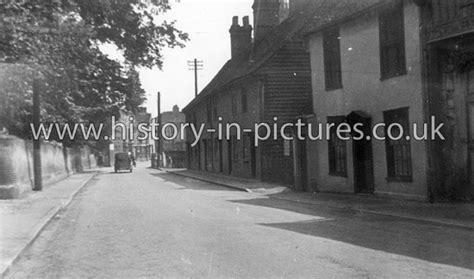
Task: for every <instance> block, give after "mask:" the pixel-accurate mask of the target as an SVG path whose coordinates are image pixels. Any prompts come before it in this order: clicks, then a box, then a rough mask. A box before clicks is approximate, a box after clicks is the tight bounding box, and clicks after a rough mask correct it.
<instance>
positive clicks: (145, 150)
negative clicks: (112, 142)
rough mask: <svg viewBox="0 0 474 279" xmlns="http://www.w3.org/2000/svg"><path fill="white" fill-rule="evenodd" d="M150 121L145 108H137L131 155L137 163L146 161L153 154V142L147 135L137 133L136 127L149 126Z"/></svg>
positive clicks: (149, 114)
mask: <svg viewBox="0 0 474 279" xmlns="http://www.w3.org/2000/svg"><path fill="white" fill-rule="evenodd" d="M151 121H152V119H151V113H148V112H147V110H146V108H145V107H140V108H138V111H137V112H136V113H135V117H134V121H133V122H134V123H133V125H134V134H133V136H134V140H133V142H132V149H131V151H132V153H133V155H134V156H135V158H136V160H138V161H148V160H150V159H151V154H152V153H153V152H154V147H155V146H154V141H153V139H152V138H151V137H150V135H149V134H146V133H145V134H143V133H141V132H140V131H139V129H138V125H140V124H142V125H144V124H150V123H151Z"/></svg>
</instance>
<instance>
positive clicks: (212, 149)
mask: <svg viewBox="0 0 474 279" xmlns="http://www.w3.org/2000/svg"><path fill="white" fill-rule="evenodd" d="M300 2H301V1H293V2H292V1H290V12H289V13H288V10H285V9H282V7H285V5H284V3H283V4H282V2H281V1H279V0H256V1H255V3H254V5H253V9H254V25H253V27H252V26H251V24H250V22H249V17H244V18H243V19H242V24H239V19H238V17H234V18H233V20H232V26H231V27H230V37H231V45H232V47H231V53H232V58H231V59H230V60H229V61H228V62H227V63H226V64H225V65H224V66H223V68H222V69H221V70H220V71H219V72H218V73H217V75H216V76H215V77H214V79H213V80H212V81H211V82H210V83H209V84H208V85H207V86H206V87H205V89H204V90H203V91H202V92H201V93H200V94H199V95H198V97H197V98H196V99H194V100H193V101H192V102H191V103H190V104H188V105H187V106H186V107H185V108H184V110H183V111H184V112H185V114H186V119H187V122H192V123H195V124H197V125H200V124H202V123H204V124H206V125H207V126H206V128H218V127H219V124H220V123H222V125H223V126H224V127H225V126H226V124H228V123H238V124H239V125H240V128H241V130H242V133H241V134H238V131H237V130H236V129H231V136H230V137H229V138H228V139H227V138H224V139H223V140H219V137H218V135H217V134H216V133H205V135H204V136H203V137H202V138H201V139H200V141H199V143H198V145H197V146H194V147H192V146H190V143H192V142H193V140H194V138H193V135H192V134H188V140H187V141H188V150H189V152H190V158H189V167H190V168H191V169H198V170H202V171H209V172H217V173H223V174H227V175H233V176H238V177H245V178H257V179H261V180H264V181H270V182H276V183H281V184H286V185H293V184H294V180H295V175H294V164H295V158H294V157H295V153H294V148H293V143H291V142H288V141H284V140H283V139H282V138H281V137H278V139H277V140H267V141H264V142H261V143H260V145H259V146H258V147H255V145H254V140H253V139H254V134H253V132H248V133H247V132H243V131H244V130H246V129H251V130H252V131H253V128H254V127H255V124H256V123H262V122H264V123H269V124H273V123H278V124H280V125H281V124H282V123H287V122H294V121H295V120H296V119H297V118H298V117H299V116H301V115H306V114H308V113H309V112H311V79H310V64H309V54H308V52H307V51H306V46H305V44H304V41H303V40H302V37H301V36H300V34H299V32H300V30H301V29H302V28H303V27H304V26H305V24H306V23H307V22H308V21H309V19H310V16H309V15H308V14H305V15H304V16H303V15H301V14H298V13H296V12H295V11H296V10H298V9H297V6H298V4H299V3H300ZM252 29H253V30H254V36H253V38H252ZM275 118H277V120H276V121H275Z"/></svg>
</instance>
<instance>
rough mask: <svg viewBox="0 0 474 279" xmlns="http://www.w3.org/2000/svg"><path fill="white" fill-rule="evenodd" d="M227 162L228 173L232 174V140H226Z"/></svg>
mask: <svg viewBox="0 0 474 279" xmlns="http://www.w3.org/2000/svg"><path fill="white" fill-rule="evenodd" d="M227 164H228V166H229V173H228V174H229V175H231V174H232V140H230V139H229V140H227Z"/></svg>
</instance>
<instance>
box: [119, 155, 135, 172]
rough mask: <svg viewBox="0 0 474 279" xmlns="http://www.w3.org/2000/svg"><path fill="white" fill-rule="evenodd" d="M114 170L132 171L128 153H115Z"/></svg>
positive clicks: (131, 162) (131, 161)
mask: <svg viewBox="0 0 474 279" xmlns="http://www.w3.org/2000/svg"><path fill="white" fill-rule="evenodd" d="M114 170H115V172H119V171H121V170H127V171H130V172H133V160H132V158H131V157H130V155H128V153H117V154H115V165H114Z"/></svg>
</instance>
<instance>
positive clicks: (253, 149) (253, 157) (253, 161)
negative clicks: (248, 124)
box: [250, 136, 257, 178]
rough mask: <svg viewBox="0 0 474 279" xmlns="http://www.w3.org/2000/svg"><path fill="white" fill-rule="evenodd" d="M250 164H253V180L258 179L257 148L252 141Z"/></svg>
mask: <svg viewBox="0 0 474 279" xmlns="http://www.w3.org/2000/svg"><path fill="white" fill-rule="evenodd" d="M251 138H254V136H251ZM250 164H251V166H250V167H251V170H252V178H256V177H257V150H256V147H255V144H253V143H252V141H250Z"/></svg>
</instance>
